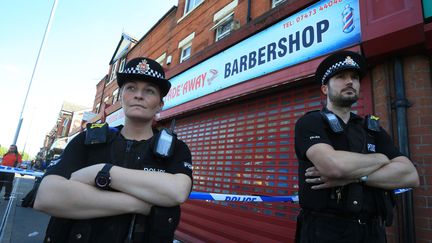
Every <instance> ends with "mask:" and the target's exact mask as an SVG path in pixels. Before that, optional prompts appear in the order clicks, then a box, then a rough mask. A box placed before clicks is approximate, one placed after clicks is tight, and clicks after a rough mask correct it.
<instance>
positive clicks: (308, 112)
mask: <svg viewBox="0 0 432 243" xmlns="http://www.w3.org/2000/svg"><path fill="white" fill-rule="evenodd" d="M317 111H320V110H312V111H308V112H306V113H305V114H309V113H312V112H317Z"/></svg>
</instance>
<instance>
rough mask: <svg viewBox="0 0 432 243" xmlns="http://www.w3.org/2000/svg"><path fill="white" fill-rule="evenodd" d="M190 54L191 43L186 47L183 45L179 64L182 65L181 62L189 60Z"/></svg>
mask: <svg viewBox="0 0 432 243" xmlns="http://www.w3.org/2000/svg"><path fill="white" fill-rule="evenodd" d="M188 50H189V51H188ZM191 53H192V42H190V43H189V44H187V45H184V46H183V47H182V48H181V54H180V63H182V62H184V61H186V60H187V59H189V58H190V56H191Z"/></svg>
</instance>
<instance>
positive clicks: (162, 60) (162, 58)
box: [155, 52, 166, 66]
mask: <svg viewBox="0 0 432 243" xmlns="http://www.w3.org/2000/svg"><path fill="white" fill-rule="evenodd" d="M165 58H166V52H164V53H163V54H162V55H160V56H159V57H158V58H156V60H155V61H156V62H157V63H159V64H160V65H161V66H163V63H164V61H165Z"/></svg>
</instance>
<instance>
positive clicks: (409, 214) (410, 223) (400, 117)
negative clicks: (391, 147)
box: [394, 57, 416, 243]
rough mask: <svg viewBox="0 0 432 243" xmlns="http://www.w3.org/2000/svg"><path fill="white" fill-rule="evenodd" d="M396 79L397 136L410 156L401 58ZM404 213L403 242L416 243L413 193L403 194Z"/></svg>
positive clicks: (404, 150) (405, 152)
mask: <svg viewBox="0 0 432 243" xmlns="http://www.w3.org/2000/svg"><path fill="white" fill-rule="evenodd" d="M394 78H395V89H396V102H395V107H396V119H397V131H398V133H397V135H398V141H399V149H400V151H401V153H402V154H404V155H406V156H409V147H408V128H407V127H408V126H407V125H408V123H407V112H406V111H407V108H408V107H409V106H410V104H409V102H408V100H407V99H406V96H405V85H404V82H405V80H404V76H403V67H402V61H401V59H400V58H399V57H396V58H395V61H394ZM402 211H403V217H402V221H403V227H404V230H403V232H404V234H403V242H406V243H414V242H416V239H415V226H414V207H413V194H412V191H408V192H405V193H402Z"/></svg>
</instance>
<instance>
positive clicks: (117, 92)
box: [112, 89, 119, 104]
mask: <svg viewBox="0 0 432 243" xmlns="http://www.w3.org/2000/svg"><path fill="white" fill-rule="evenodd" d="M112 96H113V102H112V103H113V104H115V103H116V102H117V101H118V99H119V89H115V90H114V91H113V92H112Z"/></svg>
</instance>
